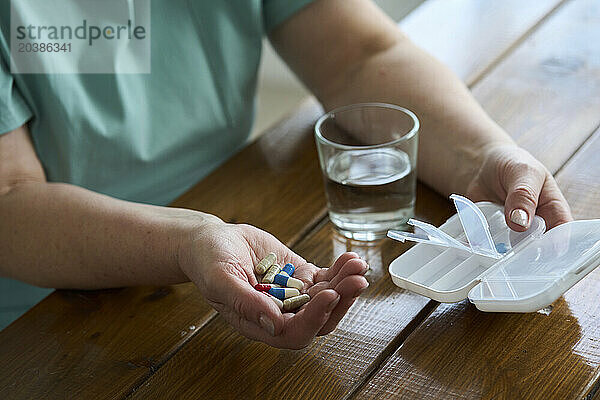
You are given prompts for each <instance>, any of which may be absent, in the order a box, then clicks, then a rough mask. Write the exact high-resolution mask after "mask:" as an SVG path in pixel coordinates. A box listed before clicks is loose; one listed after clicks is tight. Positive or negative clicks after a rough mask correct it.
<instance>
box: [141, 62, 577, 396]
mask: <svg viewBox="0 0 600 400" xmlns="http://www.w3.org/2000/svg"><path fill="white" fill-rule="evenodd" d="M532 69H534V70H535V68H534V67H532ZM531 72H532V71H530V70H528V69H525V70H524V72H523V75H522V78H523V79H527V75H528V74H530V73H531ZM494 73H495V71H494ZM580 84H581V82H580ZM508 111H509V112H510V111H511V110H508ZM549 111H550V110H549ZM569 111H576V110H569ZM550 112H552V111H550ZM573 114H575V115H574V117H573V118H574V119H577V117H578V116H577V113H576V112H574V113H573ZM551 116H552V114H550V113H546V112H545V111H544V110H541V111H539V112H538V114H537V115H536V117H537V118H541V119H543V118H544V117H551ZM586 136H587V135H586ZM584 138H585V136H581V139H580V140H581V141H583V140H584ZM545 140H546V138H545V137H540V138H539V142H540V143H544V141H545ZM581 141H580V142H579V143H581ZM570 151H571V150H570V149H568V148H567V149H565V148H559V149H557V152H556V153H555V154H559V155H560V156H561V157H564V158H565V159H566V158H568V157H570V156H571V154H572V152H570ZM532 152H534V153H535V154H537V155H540V154H541V153H540V152H539V151H536V149H532ZM323 235H324V234H323V231H322V230H319V231H318V232H317V233H315V234H314V236H313V235H311V236H310V237H309V238H308V239H307V250H306V252H305V253H302V254H305V255H306V256H307V257H309V258H310V254H311V253H310V252H311V249H312V248H313V247H315V248H318V246H329V243H330V242H332V241H333V242H335V238H333V237H326V236H325V237H324V236H323ZM313 237H314V238H313ZM313 242H314V244H313ZM303 243H304V242H303ZM340 251H341V250H340ZM371 251H375V259H376V260H378V259H380V258H382V255H380V254H378V253H377V252H379V253H381V254H383V258H384V259H385V258H387V257H386V256H385V252H386V250H385V245H383V247H381V248H379V247H374V249H372V250H371ZM359 252H360V251H359ZM363 254H365V257H366V258H367V259H368V260H369V261H370V258H369V257H370V256H373V254H369V252H365V253H363ZM388 260H391V257H389V258H388ZM384 265H385V261H384ZM370 280H371V278H370ZM371 283H372V285H371V289H370V290H374V291H377V293H378V296H377V299H376V300H375V301H373V302H367V301H363V299H361V300H360V301H359V303H358V304H357V305H356V307H353V308H352V309H351V310H350V312H349V313H348V316H347V317H346V319H345V320H344V321H343V322H342V325H341V327H340V328H339V329H338V331H341V334H338V331H336V332H334V333H333V334H332V335H331V338H324V339H321V340H319V341H318V342H316V343H315V344H314V345H313V346H311V347H309V348H308V349H307V350H305V351H303V352H300V353H299V354H298V353H291V354H290V353H287V352H280V351H277V350H274V349H268V348H266V347H265V346H262V345H260V344H256V343H252V342H249V341H246V340H244V339H242V338H239V336H238V335H237V334H236V333H235V332H233V330H232V329H231V328H229V327H227V326H226V324H224V323H223V321H221V320H220V319H216V320H214V321H212V322H211V323H210V324H208V325H207V326H206V327H205V328H204V329H203V331H202V332H201V333H200V335H199V336H198V337H197V338H194V339H193V340H192V341H191V342H190V343H188V344H187V345H186V347H185V348H184V349H183V350H182V351H181V352H180V353H178V354H177V356H175V357H174V358H173V359H171V360H170V361H169V362H168V363H167V364H166V365H165V366H164V367H163V368H162V369H161V370H160V371H159V372H158V373H157V374H155V375H154V376H153V377H152V378H151V379H149V380H148V381H147V382H146V384H145V385H144V386H143V387H142V388H141V389H140V390H139V391H138V392H136V394H135V396H134V398H147V397H155V398H161V397H170V396H173V395H174V394H177V396H179V397H181V398H195V397H203V396H209V395H210V396H214V397H217V398H221V397H226V396H232V397H240V396H244V395H248V396H261V397H284V398H285V397H290V396H294V397H295V398H339V397H344V396H347V395H348V394H350V393H352V391H353V390H354V388H356V385H359V384H360V382H361V380H363V379H365V378H366V377H368V376H369V373H370V371H373V370H374V369H375V368H377V365H378V363H379V362H380V361H381V360H382V359H383V358H384V357H385V356H386V355H387V354H388V352H389V350H390V349H392V348H393V347H394V346H395V345H397V344H398V343H401V342H402V340H403V337H404V335H405V334H406V333H407V332H408V331H409V330H410V328H412V326H414V322H415V321H417V320H418V319H419V317H420V316H422V313H421V314H417V315H416V316H415V319H413V320H412V324H409V325H405V324H406V322H399V321H398V320H397V314H398V310H396V309H395V305H394V304H392V305H390V304H386V300H387V299H390V298H391V299H393V298H394V297H393V294H394V293H398V291H397V290H394V288H393V286H392V285H391V283H390V282H389V278H388V277H387V275H386V274H383V275H377V276H376V277H373V279H372V280H371ZM388 290H389V291H388ZM369 293H370V291H369V292H367V297H368V298H369V300H371V296H370V295H369ZM400 293H404V292H402V291H400ZM392 303H393V301H392ZM381 304H385V310H386V311H385V312H386V313H387V319H385V320H386V321H389V322H390V323H391V327H390V325H386V324H384V323H383V324H382V323H381V322H379V320H378V327H379V329H380V331H377V332H376V333H375V334H373V332H371V333H370V334H371V335H372V336H373V337H375V338H381V337H383V338H386V340H387V344H385V345H382V344H381V343H380V342H378V341H376V340H373V342H371V343H368V342H367V343H365V341H364V340H359V341H356V340H355V338H356V336H357V335H359V332H361V328H362V326H361V321H364V319H365V318H369V316H371V315H379V314H380V313H381V311H380V310H381V308H380V307H381ZM462 304H463V305H465V303H462ZM443 308H444V309H445V308H446V306H444V307H443ZM435 313H437V310H436V311H435ZM346 323H349V324H351V327H348V326H347V325H346ZM466 324H467V325H468V322H467V323H466ZM496 326H501V325H496ZM462 327H463V332H464V324H463V325H462ZM390 329H391V330H392V331H393V330H394V329H395V331H396V332H397V336H395V337H394V336H391V335H390ZM443 329H446V328H444V327H443V325H442V327H441V328H440V331H441V332H442V331H443ZM511 329H512V330H514V329H516V328H515V327H513V326H510V329H508V330H507V331H510V330H511ZM340 335H341V337H342V338H343V339H340ZM562 336H564V332H558V333H557V337H562ZM411 337H412V336H411ZM213 338H214V339H213ZM329 340H332V341H333V343H334V344H330V342H329ZM423 340H426V339H423ZM536 340H539V338H536ZM428 345H430V344H428ZM230 352H234V354H232V355H229V353H230ZM422 352H425V353H426V350H423V351H422ZM224 354H227V355H224ZM198 359H202V360H209V361H208V362H207V363H198ZM348 359H350V360H352V361H351V362H348ZM323 360H327V363H325V364H324V363H323ZM490 360H492V361H488V363H490V364H491V365H494V364H493V359H490ZM501 361H502V360H501V359H500V360H499V363H501ZM357 366H359V367H357ZM288 367H290V368H291V367H293V368H294V371H293V372H289V371H288V369H287V368H288ZM433 368H435V365H432V369H433ZM178 371H186V374H189V375H190V376H191V377H190V378H189V379H185V378H183V377H181V374H180V373H179V372H178ZM426 372H427V373H429V372H430V371H426ZM232 375H233V376H248V377H249V379H244V380H243V381H242V382H236V385H235V387H232V385H228V384H227V382H228V381H229V380H230V377H231V376H232ZM292 377H293V378H292ZM453 378H454V377H453ZM390 379H393V378H391V377H390ZM469 379H470V380H473V379H474V378H473V376H469ZM477 379H479V377H478V378H477ZM481 379H483V378H481ZM386 384H387V383H386ZM405 384H407V385H408V384H409V383H408V382H407V383H405ZM457 393H458V395H463V396H465V397H468V395H469V394H467V395H465V394H464V393H462V394H461V393H459V392H457ZM385 394H386V393H382V392H378V393H377V395H376V396H374V397H378V396H380V395H385ZM439 394H440V393H439V392H436V393H434V394H433V395H432V398H434V397H435V396H436V395H439ZM510 394H511V395H513V394H514V393H510ZM417 396H418V395H417ZM509 398H510V397H509Z"/></svg>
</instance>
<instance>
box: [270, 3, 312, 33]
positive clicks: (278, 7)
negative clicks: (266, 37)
mask: <svg viewBox="0 0 600 400" xmlns="http://www.w3.org/2000/svg"><path fill="white" fill-rule="evenodd" d="M313 1H314V0H263V3H262V4H263V21H264V24H265V30H266V32H270V31H272V30H273V29H274V28H276V27H277V26H278V25H279V24H281V23H282V22H284V21H285V20H286V19H288V18H289V17H291V16H292V15H294V14H295V13H297V12H298V11H300V9H302V8H304V7H305V6H306V5H308V4H309V3H312V2H313Z"/></svg>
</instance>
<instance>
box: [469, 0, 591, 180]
mask: <svg viewBox="0 0 600 400" xmlns="http://www.w3.org/2000/svg"><path fill="white" fill-rule="evenodd" d="M599 9H600V4H599V3H598V2H597V1H593V0H590V1H583V2H582V1H574V2H571V3H567V5H566V6H565V7H564V8H561V9H560V10H559V11H558V12H557V14H555V15H554V16H553V17H552V18H551V20H549V21H548V23H546V24H545V25H543V26H542V27H541V28H540V29H539V30H538V31H537V32H536V33H535V34H534V35H533V36H532V37H531V38H530V39H528V40H526V41H525V42H524V43H523V45H521V46H519V48H518V49H516V50H515V51H514V52H513V53H512V54H511V55H510V56H509V57H507V58H506V59H504V60H503V61H502V62H501V63H500V64H499V65H498V67H497V68H496V69H495V70H494V71H493V72H492V73H490V74H488V75H487V76H486V77H485V78H484V79H482V80H481V82H480V83H478V84H477V85H476V86H475V87H474V88H473V93H474V94H475V96H476V97H477V98H478V100H479V101H480V102H481V103H482V104H483V105H484V108H485V109H486V111H487V112H488V113H489V114H490V115H491V117H492V118H494V120H496V121H497V122H498V123H499V124H500V125H501V126H502V127H503V128H504V129H506V130H507V131H508V132H509V133H510V134H511V136H512V137H514V138H515V139H516V140H517V142H518V143H519V144H520V145H521V146H523V147H524V148H526V149H527V150H529V151H530V152H532V153H534V154H535V156H536V157H538V158H539V159H540V161H542V162H543V163H544V164H545V165H546V166H547V167H548V168H549V169H550V171H552V172H553V173H554V172H556V171H557V170H558V169H559V168H560V167H561V166H562V165H563V164H564V163H565V162H566V161H567V160H568V159H569V157H570V156H571V155H572V154H573V153H574V152H575V151H576V150H577V149H578V148H579V146H580V145H581V144H582V143H583V142H584V141H585V140H586V139H587V137H588V136H589V134H590V133H591V132H593V131H594V129H595V128H596V127H597V126H598V122H599V117H600V114H599V113H598V110H600V96H599V95H598V93H600V79H599V76H600V72H599V71H600V41H598V37H600V23H598V18H599V15H600V11H599Z"/></svg>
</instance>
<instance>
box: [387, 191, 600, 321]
mask: <svg viewBox="0 0 600 400" xmlns="http://www.w3.org/2000/svg"><path fill="white" fill-rule="evenodd" d="M476 206H477V207H478V208H479V210H481V212H482V213H483V215H484V216H485V220H487V223H488V224H489V233H490V234H491V237H492V239H493V242H494V243H495V244H496V245H497V247H498V245H500V246H499V247H501V248H502V249H503V250H505V251H503V252H502V253H503V254H501V256H499V258H493V257H489V256H485V255H481V254H476V253H474V252H473V251H470V250H469V249H461V248H454V247H444V246H440V245H436V244H429V243H418V244H417V245H415V246H413V247H412V248H411V249H409V250H408V251H406V252H405V253H404V254H402V255H401V256H400V257H398V258H396V259H395V260H394V261H392V263H391V264H390V266H389V272H390V275H391V277H392V280H393V282H394V283H395V284H396V285H397V286H399V287H401V288H404V289H408V290H411V291H413V292H416V293H419V294H421V295H424V296H427V297H429V298H431V299H434V300H437V301H439V302H445V303H452V302H457V301H461V300H463V299H465V298H469V300H470V301H471V302H472V303H474V304H475V306H476V307H477V308H478V309H480V310H482V311H503V312H533V311H536V310H538V309H541V308H543V307H545V306H547V305H548V304H551V303H552V302H553V301H554V300H556V299H557V298H558V297H559V296H560V295H562V293H564V292H565V291H566V290H568V289H569V288H570V287H571V286H573V285H574V284H575V283H576V282H578V281H579V280H580V279H581V278H583V277H584V276H585V275H586V274H587V273H589V272H590V271H591V270H593V269H594V268H595V267H596V266H597V265H598V264H599V263H600V220H586V221H574V222H570V223H567V224H563V225H560V226H558V227H556V228H554V229H551V230H550V231H548V232H546V233H544V231H545V224H544V220H543V219H542V218H540V217H539V216H535V217H534V219H533V221H532V224H531V227H530V228H529V229H528V230H527V231H525V232H521V233H518V232H515V231H512V230H511V229H510V228H509V227H508V226H507V225H506V222H505V219H504V209H503V207H502V206H499V205H497V204H493V203H489V202H480V203H477V204H476ZM439 229H440V230H442V231H443V232H445V233H446V234H448V235H450V236H451V237H453V238H455V239H457V240H459V241H460V242H463V243H465V242H466V237H465V233H464V230H463V227H462V225H461V221H460V219H459V216H458V214H455V215H453V216H452V217H451V218H449V219H448V220H447V221H446V222H445V223H444V224H443V225H442V226H440V227H439Z"/></svg>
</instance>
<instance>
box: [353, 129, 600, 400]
mask: <svg viewBox="0 0 600 400" xmlns="http://www.w3.org/2000/svg"><path fill="white" fill-rule="evenodd" d="M599 152H600V130H599V131H597V132H596V133H595V134H594V136H593V137H592V138H591V139H590V140H589V141H588V142H586V144H585V145H584V146H583V147H582V149H581V150H580V151H579V152H578V153H577V154H576V155H575V156H574V157H573V158H572V159H571V160H570V162H569V163H568V164H567V165H566V166H565V167H564V169H563V170H562V171H561V172H560V174H559V175H558V177H557V179H558V181H559V184H560V186H561V189H563V191H564V193H565V195H566V197H567V200H568V201H569V203H570V204H571V205H572V207H573V210H574V213H575V217H576V218H583V217H585V218H591V217H595V218H598V217H600V202H599V201H598V200H597V199H598V198H600V163H598V162H597V161H596V160H597V154H598V153H599ZM599 297H600V269H596V270H595V271H593V272H592V273H590V275H588V276H587V277H586V278H584V279H583V280H581V281H580V282H579V283H578V284H576V285H575V286H574V287H573V288H571V289H570V290H569V291H567V292H566V293H565V295H564V296H563V297H561V298H560V299H559V300H557V301H556V302H555V303H554V304H553V309H552V312H551V313H550V314H549V315H544V314H541V313H531V314H494V313H482V312H480V311H478V310H477V309H476V308H475V307H474V306H473V305H471V304H469V303H468V301H463V302H460V303H456V304H444V305H440V306H439V307H438V308H437V309H436V310H435V311H434V312H433V313H432V314H431V315H430V316H429V317H428V318H427V320H426V321H425V322H423V324H422V325H421V326H420V327H419V328H418V329H417V330H415V331H414V332H413V333H412V334H411V335H410V336H409V337H408V339H407V340H406V341H405V342H404V344H403V345H402V346H401V347H400V348H399V349H398V351H397V352H395V353H394V354H393V356H392V357H390V358H389V359H388V360H387V361H386V362H385V364H384V365H383V366H382V368H381V369H380V370H379V371H378V372H377V373H376V374H375V375H374V376H373V378H372V379H371V380H369V381H368V382H367V383H366V384H365V385H364V386H363V387H362V388H361V390H360V391H359V392H358V393H357V395H356V396H355V398H357V399H381V398H390V397H393V398H396V397H397V398H407V399H443V398H448V399H449V398H461V399H475V398H477V399H480V398H485V399H511V400H512V399H560V400H567V399H581V398H584V397H585V396H586V394H588V393H589V394H590V395H592V394H593V392H592V389H594V388H597V387H598V386H597V385H598V379H599V378H600V325H599V324H598V319H599V318H600V303H599V302H598V301H597V300H598V298H599Z"/></svg>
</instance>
